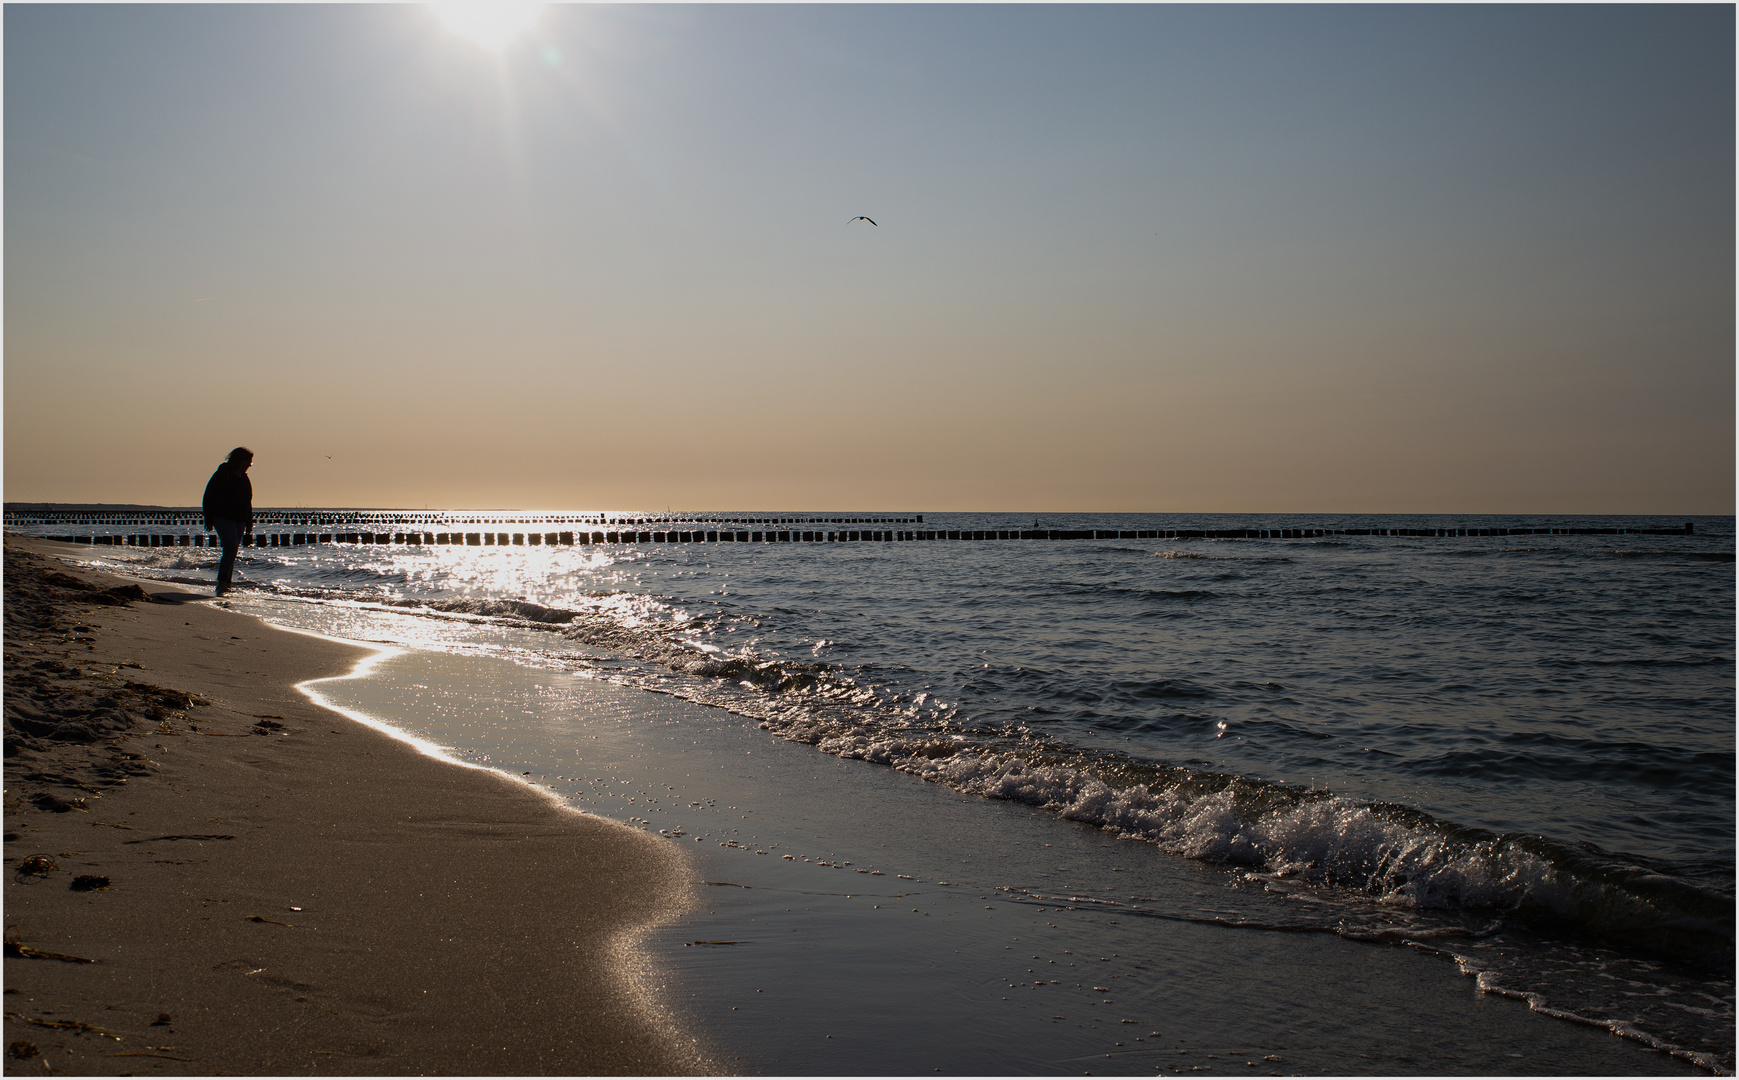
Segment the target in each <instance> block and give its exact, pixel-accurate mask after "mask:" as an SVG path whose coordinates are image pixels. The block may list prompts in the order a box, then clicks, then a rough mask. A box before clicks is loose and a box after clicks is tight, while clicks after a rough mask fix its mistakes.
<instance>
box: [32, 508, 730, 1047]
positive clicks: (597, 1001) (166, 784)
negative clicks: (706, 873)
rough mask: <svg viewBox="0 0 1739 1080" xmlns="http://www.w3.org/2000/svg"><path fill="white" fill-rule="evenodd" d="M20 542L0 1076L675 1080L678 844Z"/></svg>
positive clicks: (134, 588)
mask: <svg viewBox="0 0 1739 1080" xmlns="http://www.w3.org/2000/svg"><path fill="white" fill-rule="evenodd" d="M58 547H59V546H58V545H54V544H49V543H45V542H38V541H31V540H20V539H17V538H14V537H8V538H7V540H6V579H5V588H6V637H5V664H6V668H5V671H6V685H7V691H6V723H7V730H6V759H5V768H6V796H5V816H6V864H7V873H8V877H7V880H6V883H5V890H6V891H5V898H6V920H5V921H6V942H7V946H6V961H5V971H6V979H5V1001H6V1006H5V1039H6V1042H7V1045H8V1048H9V1051H8V1052H9V1057H8V1060H7V1072H8V1073H9V1074H13V1075H31V1074H34V1073H37V1072H41V1073H43V1074H48V1073H76V1074H124V1073H143V1074H153V1073H154V1074H161V1075H171V1074H193V1073H224V1074H254V1073H262V1074H289V1073H295V1074H304V1073H334V1074H352V1073H370V1074H412V1073H448V1074H490V1075H523V1074H583V1073H633V1074H690V1073H697V1072H704V1071H707V1070H708V1061H707V1058H706V1056H705V1055H704V1053H703V1051H702V1049H701V1047H700V1046H699V1045H698V1043H697V1042H696V1041H695V1040H694V1039H693V1038H692V1037H690V1036H688V1035H686V1034H684V1033H683V1032H682V1031H681V1030H680V1029H679V1027H678V1026H677V1025H676V1024H675V1023H674V1022H673V1021H672V1019H671V1018H670V1017H669V1016H667V1015H666V1014H664V1013H663V1012H661V1010H660V1007H659V1004H658V999H659V991H660V985H659V979H658V977H657V976H656V974H655V973H653V972H651V971H650V970H649V969H648V968H647V966H646V965H645V964H644V962H643V960H642V959H641V957H640V954H638V953H636V951H635V948H634V943H635V941H636V940H637V938H638V936H639V935H642V934H644V933H645V932H647V931H648V930H650V929H652V928H654V927H656V926H658V925H659V924H660V923H662V922H664V921H666V920H668V919H670V918H672V917H674V916H675V915H676V914H677V913H679V912H681V911H683V910H684V909H685V907H686V906H687V905H689V904H690V903H691V900H692V892H693V886H692V877H691V875H690V874H688V873H687V872H686V870H685V864H684V861H683V859H682V857H681V856H680V855H678V854H677V853H676V852H675V850H673V849H672V847H671V846H670V845H668V844H660V843H659V842H658V841H657V840H654V839H652V838H649V837H646V836H644V835H640V834H638V833H636V832H635V831H634V830H631V829H628V828H625V827H623V826H620V825H617V824H614V823H611V822H607V821H604V820H602V819H599V818H596V817H591V816H587V815H583V814H579V813H576V812H573V811H572V810H569V809H566V808H564V807H562V806H561V805H559V804H558V803H557V802H555V801H554V800H551V799H548V798H545V797H543V796H540V795H539V794H537V793H536V792H535V791H533V790H532V789H530V788H528V787H526V786H524V785H521V784H518V783H515V782H513V781H511V780H509V779H507V778H504V777H503V776H501V775H499V774H497V773H493V772H489V771H485V770H481V769H468V768H463V767H459V766H456V765H453V764H449V763H445V762H441V761H437V760H435V759H433V758H430V757H427V756H425V755H422V754H420V753H418V752H417V751H416V750H415V749H413V748H411V747H409V746H407V745H406V744H405V743H403V742H399V741H396V740H394V739H391V738H389V737H387V736H385V735H383V734H380V733H379V732H376V731H374V730H371V729H369V728H367V727H365V726H363V725H360V724H356V723H353V722H350V721H348V720H346V719H344V718H343V717H341V716H338V715H336V714H334V713H331V712H329V711H327V710H324V709H322V708H319V707H317V706H315V705H313V704H312V703H310V701H309V700H308V699H307V698H306V697H305V696H304V695H303V694H301V693H300V692H298V691H297V690H296V689H295V684H296V683H298V682H300V681H302V680H307V679H313V678H320V677H325V676H332V675H338V674H342V673H344V672H346V671H347V670H349V669H350V668H351V667H352V666H353V665H354V664H355V663H356V662H357V661H358V660H359V659H361V658H363V657H364V656H365V655H366V654H365V653H364V652H363V651H362V650H359V649H358V648H355V647H352V646H347V645H343V644H340V643H337V642H333V641H328V640H324V639H320V638H315V637H310V636H305V635H300V634H294V633H289V632H286V631H281V630H277V629H274V628H271V627H268V626H266V625H264V624H262V623H260V622H258V621H256V620H254V619H252V618H248V617H245V616H242V615H239V614H236V613H234V612H231V611H227V610H224V609H223V608H222V607H220V606H217V605H215V604H214V603H213V602H211V599H210V597H209V596H204V595H196V594H193V593H190V592H185V591H179V590H177V589H175V588H164V587H162V586H160V585H156V584H149V583H147V584H146V585H144V586H143V587H141V585H140V584H138V583H130V582H123V581H121V580H119V579H115V578H110V577H105V576H103V575H100V574H94V573H90V572H87V571H84V570H80V569H76V568H72V567H68V566H65V565H63V564H61V563H59V562H57V561H55V560H54V559H53V558H52V557H46V558H45V557H44V555H45V554H46V555H48V556H52V553H53V552H54V551H55V550H57V549H58Z"/></svg>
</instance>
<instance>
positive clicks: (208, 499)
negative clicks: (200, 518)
mask: <svg viewBox="0 0 1739 1080" xmlns="http://www.w3.org/2000/svg"><path fill="white" fill-rule="evenodd" d="M253 463H254V452H253V451H252V450H249V449H248V448H247V447H245V446H238V447H236V448H235V449H234V450H231V451H230V452H229V459H228V460H227V461H225V462H224V463H223V464H222V465H219V466H218V467H217V471H216V472H214V473H212V474H211V479H210V480H209V481H207V482H206V485H205V501H204V504H203V506H204V510H205V527H206V528H208V529H211V530H212V531H214V532H216V533H217V539H218V542H219V543H221V544H222V545H223V557H222V558H220V559H218V561H217V595H219V596H222V595H223V594H224V593H226V592H229V589H230V584H229V583H230V578H231V577H232V576H233V575H234V574H235V555H236V549H237V548H239V547H241V544H242V537H244V536H246V535H247V534H249V533H251V532H253V531H254V485H253V482H252V481H250V480H249V479H248V466H250V465H252V464H253Z"/></svg>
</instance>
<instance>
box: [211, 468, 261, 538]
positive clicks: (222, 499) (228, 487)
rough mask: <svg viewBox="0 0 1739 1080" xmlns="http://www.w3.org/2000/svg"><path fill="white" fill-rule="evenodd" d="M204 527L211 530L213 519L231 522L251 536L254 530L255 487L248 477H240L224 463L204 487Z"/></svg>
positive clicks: (245, 474)
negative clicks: (250, 532)
mask: <svg viewBox="0 0 1739 1080" xmlns="http://www.w3.org/2000/svg"><path fill="white" fill-rule="evenodd" d="M203 505H204V508H205V527H206V528H208V529H209V528H212V524H211V521H212V519H213V518H228V519H229V520H231V521H233V522H235V523H236V524H237V525H240V526H241V527H242V531H243V532H248V531H249V530H251V529H252V528H253V527H254V485H253V483H252V482H251V481H250V480H248V474H247V473H239V472H236V471H235V470H234V469H231V468H230V467H229V462H227V461H226V462H224V463H223V464H222V465H219V466H218V467H217V471H216V472H214V473H212V474H211V479H210V480H209V481H207V482H206V485H205V502H204V504H203Z"/></svg>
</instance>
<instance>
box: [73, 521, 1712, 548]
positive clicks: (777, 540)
mask: <svg viewBox="0 0 1739 1080" xmlns="http://www.w3.org/2000/svg"><path fill="white" fill-rule="evenodd" d="M1692 532H1693V530H1692V527H1691V523H1690V522H1688V521H1687V522H1685V526H1684V528H1683V529H1621V528H1571V527H1550V528H1538V529H1501V528H1444V529H767V530H753V529H677V530H660V529H651V530H645V529H641V530H613V531H593V532H549V533H535V532H533V533H519V532H515V533H505V532H442V533H430V532H390V533H375V532H336V533H275V532H274V533H256V534H254V535H253V536H251V537H247V538H245V540H246V542H247V544H248V545H249V546H252V547H301V546H303V545H307V544H376V545H393V544H398V545H407V546H424V545H428V546H438V545H461V546H465V547H524V546H532V547H537V546H548V547H558V546H572V545H575V544H718V543H747V544H790V543H801V544H809V543H841V542H845V543H854V542H864V541H870V542H878V543H890V542H898V541H927V540H1308V539H1313V538H1317V537H1330V536H1416V537H1462V536H1530V535H1531V536H1543V535H1553V536H1559V535H1570V536H1621V535H1629V536H1635V535H1649V536H1689V535H1691V534H1692ZM48 539H50V540H59V541H63V542H65V543H71V544H99V545H109V546H125V547H216V546H218V539H217V537H216V536H215V535H208V534H205V533H171V534H137V535H126V536H51V537H49V538H48Z"/></svg>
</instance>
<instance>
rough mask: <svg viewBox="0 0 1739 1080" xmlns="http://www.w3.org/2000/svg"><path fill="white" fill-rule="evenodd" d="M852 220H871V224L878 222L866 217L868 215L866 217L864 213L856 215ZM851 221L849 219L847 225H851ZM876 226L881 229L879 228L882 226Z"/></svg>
mask: <svg viewBox="0 0 1739 1080" xmlns="http://www.w3.org/2000/svg"><path fill="white" fill-rule="evenodd" d="M851 221H869V223H870V224H871V225H876V223H875V222H874V221H870V219H869V218H866V217H864V216H863V215H862V214H859V215H858V216H857V217H854V218H852V219H851ZM851 221H848V222H846V224H847V225H850V224H851ZM876 228H878V229H879V228H881V226H880V225H876Z"/></svg>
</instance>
